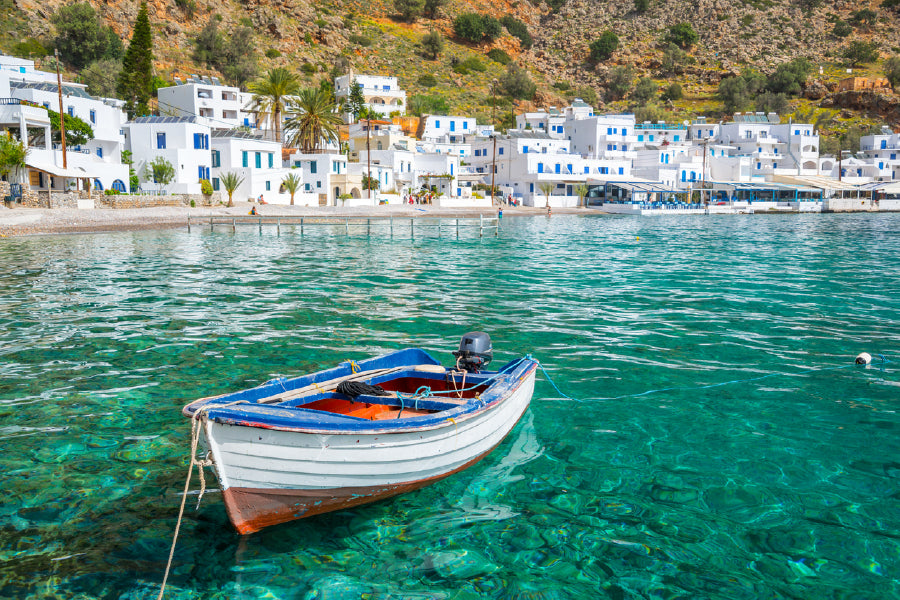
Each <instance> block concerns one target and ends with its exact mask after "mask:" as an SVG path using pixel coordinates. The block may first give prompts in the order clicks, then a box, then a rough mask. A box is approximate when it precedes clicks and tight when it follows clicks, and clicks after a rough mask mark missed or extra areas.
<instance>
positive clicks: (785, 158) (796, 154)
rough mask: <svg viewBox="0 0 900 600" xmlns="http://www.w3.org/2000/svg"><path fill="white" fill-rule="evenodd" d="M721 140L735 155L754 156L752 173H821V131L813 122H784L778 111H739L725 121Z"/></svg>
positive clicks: (758, 177) (757, 175)
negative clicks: (739, 112)
mask: <svg viewBox="0 0 900 600" xmlns="http://www.w3.org/2000/svg"><path fill="white" fill-rule="evenodd" d="M718 141H719V142H720V143H722V144H726V145H729V146H732V147H733V148H734V150H732V156H749V157H751V159H752V160H751V177H753V178H756V179H764V178H766V177H771V176H772V175H817V174H819V135H818V132H816V131H815V129H814V127H813V125H810V124H800V123H781V122H780V119H779V117H778V115H777V114H775V113H769V114H764V113H755V114H745V115H742V114H736V115H735V116H734V121H733V122H730V123H723V124H721V125H720V129H719V139H718Z"/></svg>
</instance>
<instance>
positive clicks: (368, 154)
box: [366, 113, 372, 200]
mask: <svg viewBox="0 0 900 600" xmlns="http://www.w3.org/2000/svg"><path fill="white" fill-rule="evenodd" d="M366 117H367V118H366V170H368V171H369V180H368V181H367V182H366V187H367V188H368V189H369V200H371V199H372V150H371V149H370V147H369V135H370V134H371V132H372V114H371V113H369V114H368V115H366Z"/></svg>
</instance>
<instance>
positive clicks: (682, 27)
mask: <svg viewBox="0 0 900 600" xmlns="http://www.w3.org/2000/svg"><path fill="white" fill-rule="evenodd" d="M699 39H700V36H699V35H697V32H696V31H694V28H693V27H692V26H691V24H690V23H678V24H677V25H672V26H671V27H669V33H668V34H667V35H666V39H665V41H667V42H670V43H672V44H675V45H676V46H678V47H679V48H681V49H682V50H687V49H689V48H690V47H691V46H693V45H694V44H696V43H697V40H699Z"/></svg>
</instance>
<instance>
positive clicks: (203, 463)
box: [156, 400, 246, 600]
mask: <svg viewBox="0 0 900 600" xmlns="http://www.w3.org/2000/svg"><path fill="white" fill-rule="evenodd" d="M245 403H246V401H245V400H237V401H235V402H230V403H228V404H212V405H207V406H203V407H200V408H199V409H197V412H196V413H194V416H193V417H191V461H190V463H189V464H188V473H187V479H186V480H185V482H184V491H183V492H182V493H181V507H180V508H179V509H178V521H177V522H176V523H175V534H174V535H173V536H172V547H171V548H170V549H169V561H168V562H167V563H166V572H165V574H164V575H163V580H162V586H161V587H160V588H159V596H157V599H156V600H162V597H163V594H164V593H165V592H166V581H167V580H168V579H169V571H171V569H172V557H174V556H175V544H176V542H177V541H178V532H179V530H180V529H181V519H182V517H183V516H184V505H185V502H186V501H187V493H188V490H189V489H190V487H191V474H192V473H193V471H194V465H197V466H198V467H199V468H200V496H199V497H198V498H197V508H200V500H201V499H202V498H203V494H204V493H205V492H206V479H205V477H204V475H203V467H209V466H212V464H213V461H212V460H210V459H209V458H206V459H204V460H198V459H197V446H198V445H199V443H200V434H201V433H202V432H203V424H204V423H205V422H206V415H205V413H206V412H207V411H209V410H211V409H213V408H224V407H226V406H234V405H235V404H245ZM208 456H209V454H208V453H207V457H208Z"/></svg>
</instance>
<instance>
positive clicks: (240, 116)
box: [157, 76, 256, 130]
mask: <svg viewBox="0 0 900 600" xmlns="http://www.w3.org/2000/svg"><path fill="white" fill-rule="evenodd" d="M175 83H176V85H173V86H169V87H164V88H159V90H157V95H158V98H159V112H160V114H162V115H164V116H171V117H203V118H204V119H206V120H207V123H209V126H210V127H211V128H212V129H222V130H230V129H234V128H236V127H241V126H244V127H250V128H256V117H255V115H254V114H253V113H251V112H249V110H248V107H247V103H248V100H249V98H250V97H252V94H246V93H243V92H241V90H240V89H239V88H236V87H233V86H228V85H222V84H221V82H220V81H219V79H218V78H216V77H212V78H209V77H203V78H198V77H196V76H192V77H190V78H189V79H188V80H187V81H186V82H182V81H181V79H180V78H175Z"/></svg>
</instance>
